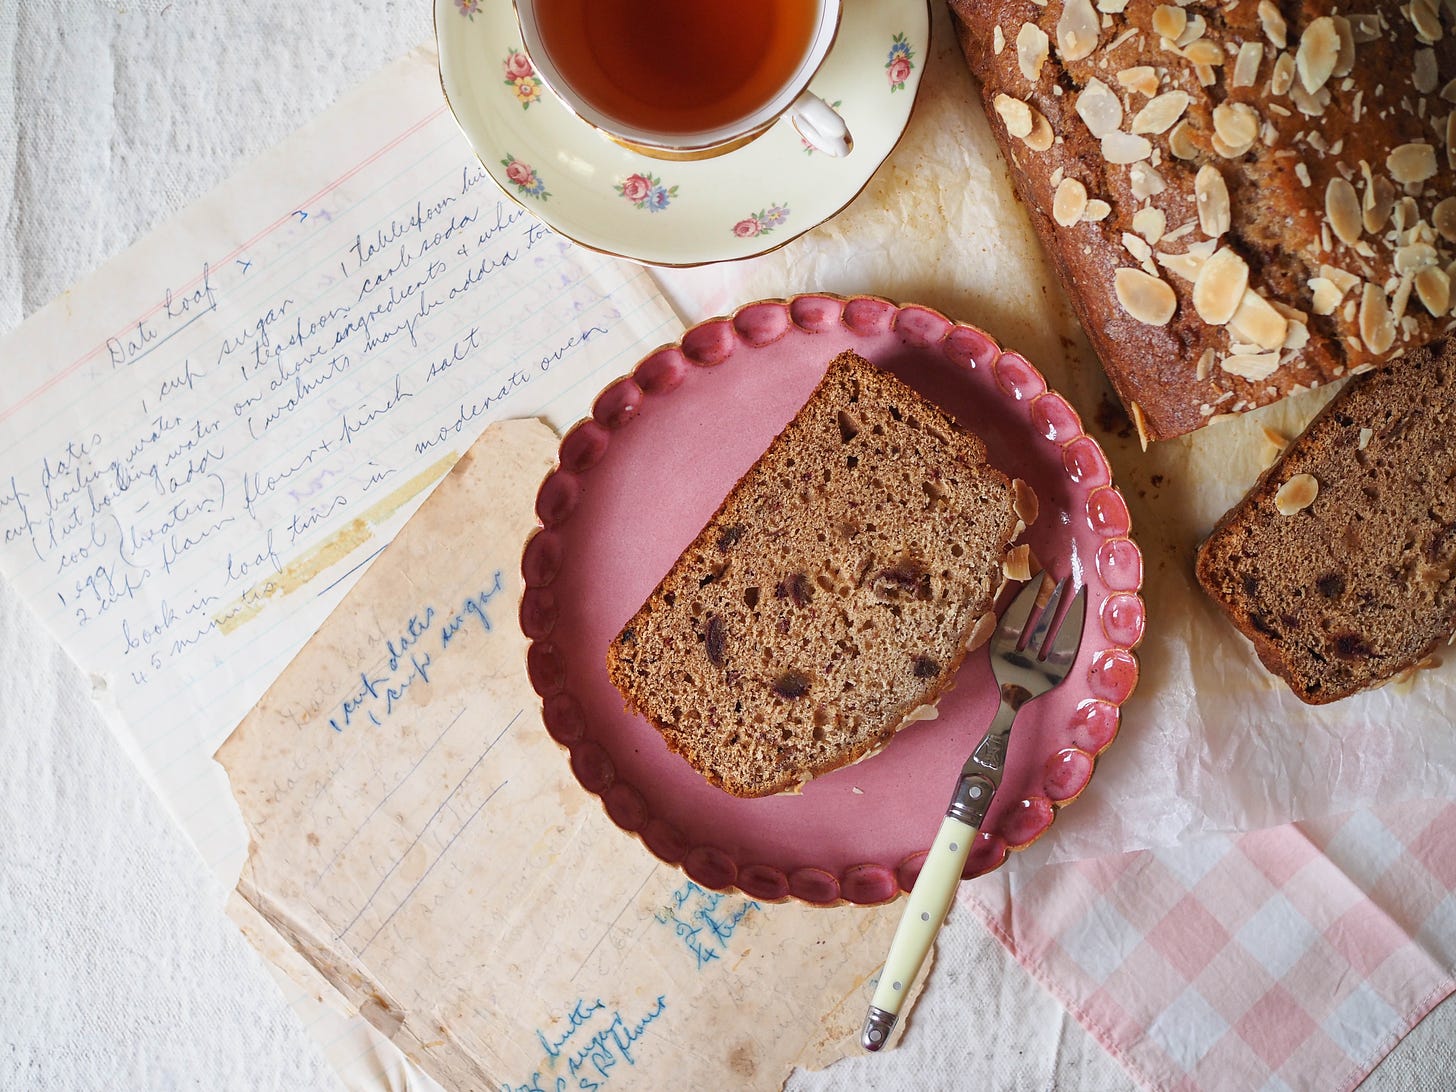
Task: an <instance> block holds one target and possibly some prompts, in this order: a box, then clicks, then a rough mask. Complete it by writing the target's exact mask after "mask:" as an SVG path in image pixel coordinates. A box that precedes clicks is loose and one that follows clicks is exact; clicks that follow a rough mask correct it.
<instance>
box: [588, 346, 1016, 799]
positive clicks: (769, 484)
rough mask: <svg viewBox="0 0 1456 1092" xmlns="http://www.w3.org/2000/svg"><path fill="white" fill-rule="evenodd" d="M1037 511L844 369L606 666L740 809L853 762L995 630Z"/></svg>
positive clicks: (752, 473) (935, 420)
mask: <svg viewBox="0 0 1456 1092" xmlns="http://www.w3.org/2000/svg"><path fill="white" fill-rule="evenodd" d="M1034 503H1035V502H1034V498H1032V497H1031V495H1030V492H1029V490H1026V489H1025V488H1024V486H1022V485H1021V483H1019V482H1015V483H1014V482H1012V481H1011V480H1010V479H1008V478H1007V477H1006V476H1005V475H1004V474H1002V473H1000V472H999V471H997V470H996V469H994V468H993V467H991V466H990V465H988V463H987V462H986V449H985V446H984V445H983V444H982V442H981V441H980V440H979V439H978V438H977V437H975V436H973V435H971V434H970V433H968V432H965V431H963V430H962V429H960V428H959V427H958V426H957V425H955V423H954V422H952V421H951V419H950V418H949V417H948V416H947V415H946V414H945V413H944V412H943V411H941V410H940V409H939V408H938V407H936V406H934V405H932V404H930V403H929V402H928V401H926V400H925V399H924V398H922V397H921V396H920V395H918V394H917V393H915V392H914V391H912V390H911V389H910V388H909V387H907V386H905V385H904V384H903V383H902V382H901V381H900V380H898V379H896V378H895V377H894V376H892V375H890V374H889V373H888V372H882V371H880V370H879V369H878V368H876V367H875V366H874V365H873V364H870V363H868V362H867V361H865V360H863V359H861V358H860V357H858V356H856V355H855V354H854V353H852V352H846V353H843V354H841V355H840V356H838V357H836V358H835V359H834V360H833V361H832V362H831V363H830V364H829V367H828V370H827V372H826V374H825V376H824V379H823V381H822V382H821V383H820V385H819V386H818V387H817V388H816V389H815V391H814V393H813V395H812V396H811V397H810V398H809V400H808V402H807V403H806V404H805V405H804V407H803V409H801V410H800V411H799V413H798V414H797V415H796V416H795V417H794V419H793V420H792V421H790V422H789V424H788V426H787V427H786V428H785V429H784V430H783V432H782V433H780V434H779V436H778V437H777V438H776V439H775V440H774V442H773V443H772V445H770V447H769V449H768V450H767V451H766V452H765V453H764V454H763V456H762V457H761V458H760V459H759V460H758V462H757V463H755V464H754V465H753V467H752V468H750V469H749V471H748V472H747V473H746V474H745V475H744V476H743V477H742V478H741V479H740V480H739V482H738V483H737V484H736V485H735V486H734V487H733V490H732V491H731V492H730V493H729V494H728V497H727V499H726V500H724V502H723V504H722V506H721V507H720V508H719V509H718V511H717V513H716V514H715V515H714V516H713V518H712V519H711V520H710V521H709V522H708V525H707V526H706V527H704V528H703V530H702V531H701V532H700V533H699V534H698V536H697V538H696V539H694V540H693V542H692V544H691V545H689V546H688V548H687V549H686V550H684V551H683V553H682V556H681V557H679V558H678V560H677V562H676V563H675V564H674V565H673V567H672V570H671V571H670V572H669V573H668V574H667V576H666V577H664V578H663V580H662V582H661V583H660V584H659V585H658V586H657V588H656V590H654V591H653V592H652V594H651V596H649V597H648V599H647V602H646V603H644V604H643V605H642V607H641V609H640V610H638V611H637V613H636V614H635V615H634V616H633V617H632V619H631V620H630V621H629V622H628V623H627V624H626V626H625V627H623V629H622V631H621V633H620V635H619V636H618V637H617V638H616V640H615V641H613V642H612V645H611V647H610V649H609V650H608V653H607V667H608V673H609V675H610V677H611V679H612V682H613V683H615V684H616V686H617V688H618V689H619V690H620V691H621V692H622V694H623V696H624V697H625V698H626V700H627V705H628V708H631V709H635V710H636V711H638V712H639V713H641V714H642V715H644V716H645V717H646V718H647V719H648V720H649V721H651V722H652V723H653V724H654V725H655V726H656V727H657V729H658V731H659V732H661V733H662V736H663V738H664V739H665V740H666V741H667V744H668V746H669V747H671V748H672V749H673V750H674V751H676V752H678V753H679V754H681V755H682V756H683V757H684V758H686V759H687V761H688V762H689V763H690V764H691V765H692V766H693V767H694V768H695V769H696V770H698V771H699V772H700V773H701V774H702V775H703V776H704V777H706V778H707V779H708V780H709V781H710V782H712V783H713V784H714V785H717V786H719V787H720V788H722V789H725V790H726V791H727V792H729V793H732V794H733V795H735V796H748V797H751V796H766V795H769V794H772V793H777V792H782V791H785V790H787V789H792V788H794V787H796V786H798V785H800V784H802V783H803V782H805V781H807V780H809V779H810V778H812V777H815V776H817V775H819V774H823V773H826V772H828V771H830V770H833V769H836V768H838V767H840V766H844V765H847V764H848V763H851V762H854V761H856V760H858V759H860V758H862V757H864V756H865V755H867V754H869V753H870V752H871V751H873V750H876V749H877V748H879V747H881V746H882V745H884V744H885V743H886V742H887V741H888V740H889V739H890V737H891V736H892V735H893V734H894V733H895V731H896V730H897V729H899V728H900V727H901V726H903V725H904V724H905V723H908V722H909V720H911V719H915V718H914V716H913V714H914V713H915V712H916V711H917V710H919V709H920V708H921V707H922V706H927V705H930V704H932V703H933V702H934V701H935V700H936V698H937V697H938V696H939V694H940V693H941V691H942V690H944V689H945V688H946V686H947V685H948V684H949V682H950V681H951V678H952V676H953V675H954V673H955V671H956V668H957V667H958V666H959V665H960V663H961V660H962V659H963V658H964V657H965V655H966V652H967V651H968V647H969V646H972V645H973V644H974V643H976V642H977V641H978V640H984V639H985V638H986V637H987V636H989V633H990V631H991V629H992V628H994V623H995V616H994V614H993V613H992V611H993V605H994V599H995V596H996V594H997V592H998V591H999V589H1000V587H1001V584H1002V580H1003V573H1002V563H1003V560H1004V558H1005V555H1006V554H1007V552H1008V549H1009V548H1010V547H1011V544H1012V541H1013V540H1014V539H1015V538H1016V537H1017V535H1018V534H1019V533H1020V532H1021V530H1022V528H1023V526H1024V522H1023V520H1024V519H1025V520H1029V519H1030V518H1034V511H1033V509H1032V506H1033V505H1034Z"/></svg>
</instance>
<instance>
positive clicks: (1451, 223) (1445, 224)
mask: <svg viewBox="0 0 1456 1092" xmlns="http://www.w3.org/2000/svg"><path fill="white" fill-rule="evenodd" d="M1431 224H1432V225H1433V226H1434V227H1435V229H1436V230H1437V231H1439V232H1440V233H1441V238H1443V239H1445V240H1446V241H1447V242H1448V243H1456V197H1448V198H1446V199H1445V200H1444V201H1442V202H1441V203H1440V204H1438V205H1437V206H1436V207H1435V208H1434V209H1433V210H1432V211H1431Z"/></svg>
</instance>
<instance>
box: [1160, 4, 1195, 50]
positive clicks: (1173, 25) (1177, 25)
mask: <svg viewBox="0 0 1456 1092" xmlns="http://www.w3.org/2000/svg"><path fill="white" fill-rule="evenodd" d="M1187 25H1188V13H1187V12H1186V11H1184V10H1183V9H1182V8H1176V7H1173V6H1172V5H1171V4H1159V5H1158V6H1157V7H1156V8H1154V9H1153V33H1154V34H1158V35H1161V36H1162V37H1164V38H1167V39H1168V40H1169V41H1172V42H1176V41H1177V40H1178V35H1180V34H1182V33H1183V30H1184V28H1185V27H1187Z"/></svg>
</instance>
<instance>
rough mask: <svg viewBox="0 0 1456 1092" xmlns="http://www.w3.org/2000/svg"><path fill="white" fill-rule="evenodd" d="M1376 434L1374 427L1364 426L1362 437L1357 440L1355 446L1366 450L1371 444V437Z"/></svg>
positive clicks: (1361, 431) (1361, 432)
mask: <svg viewBox="0 0 1456 1092" xmlns="http://www.w3.org/2000/svg"><path fill="white" fill-rule="evenodd" d="M1374 435H1375V430H1374V429H1369V428H1362V429H1361V430H1360V438H1359V439H1358V440H1357V441H1356V443H1355V446H1356V447H1358V448H1359V449H1360V450H1361V451H1364V450H1365V449H1366V448H1367V447H1369V446H1370V437H1372V436H1374Z"/></svg>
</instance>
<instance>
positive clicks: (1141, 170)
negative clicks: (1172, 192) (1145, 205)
mask: <svg viewBox="0 0 1456 1092" xmlns="http://www.w3.org/2000/svg"><path fill="white" fill-rule="evenodd" d="M1127 174H1128V179H1129V181H1130V182H1131V185H1132V195H1133V196H1134V197H1136V198H1137V199H1138V200H1139V201H1146V200H1147V199H1148V198H1149V197H1152V196H1153V195H1155V194H1159V193H1162V192H1163V191H1164V190H1166V189H1167V188H1168V183H1167V182H1165V181H1163V176H1162V175H1160V174H1159V173H1158V172H1157V171H1155V170H1154V169H1153V168H1152V167H1150V166H1148V164H1146V163H1134V164H1133V165H1132V166H1131V167H1129V168H1128V169H1127Z"/></svg>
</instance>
